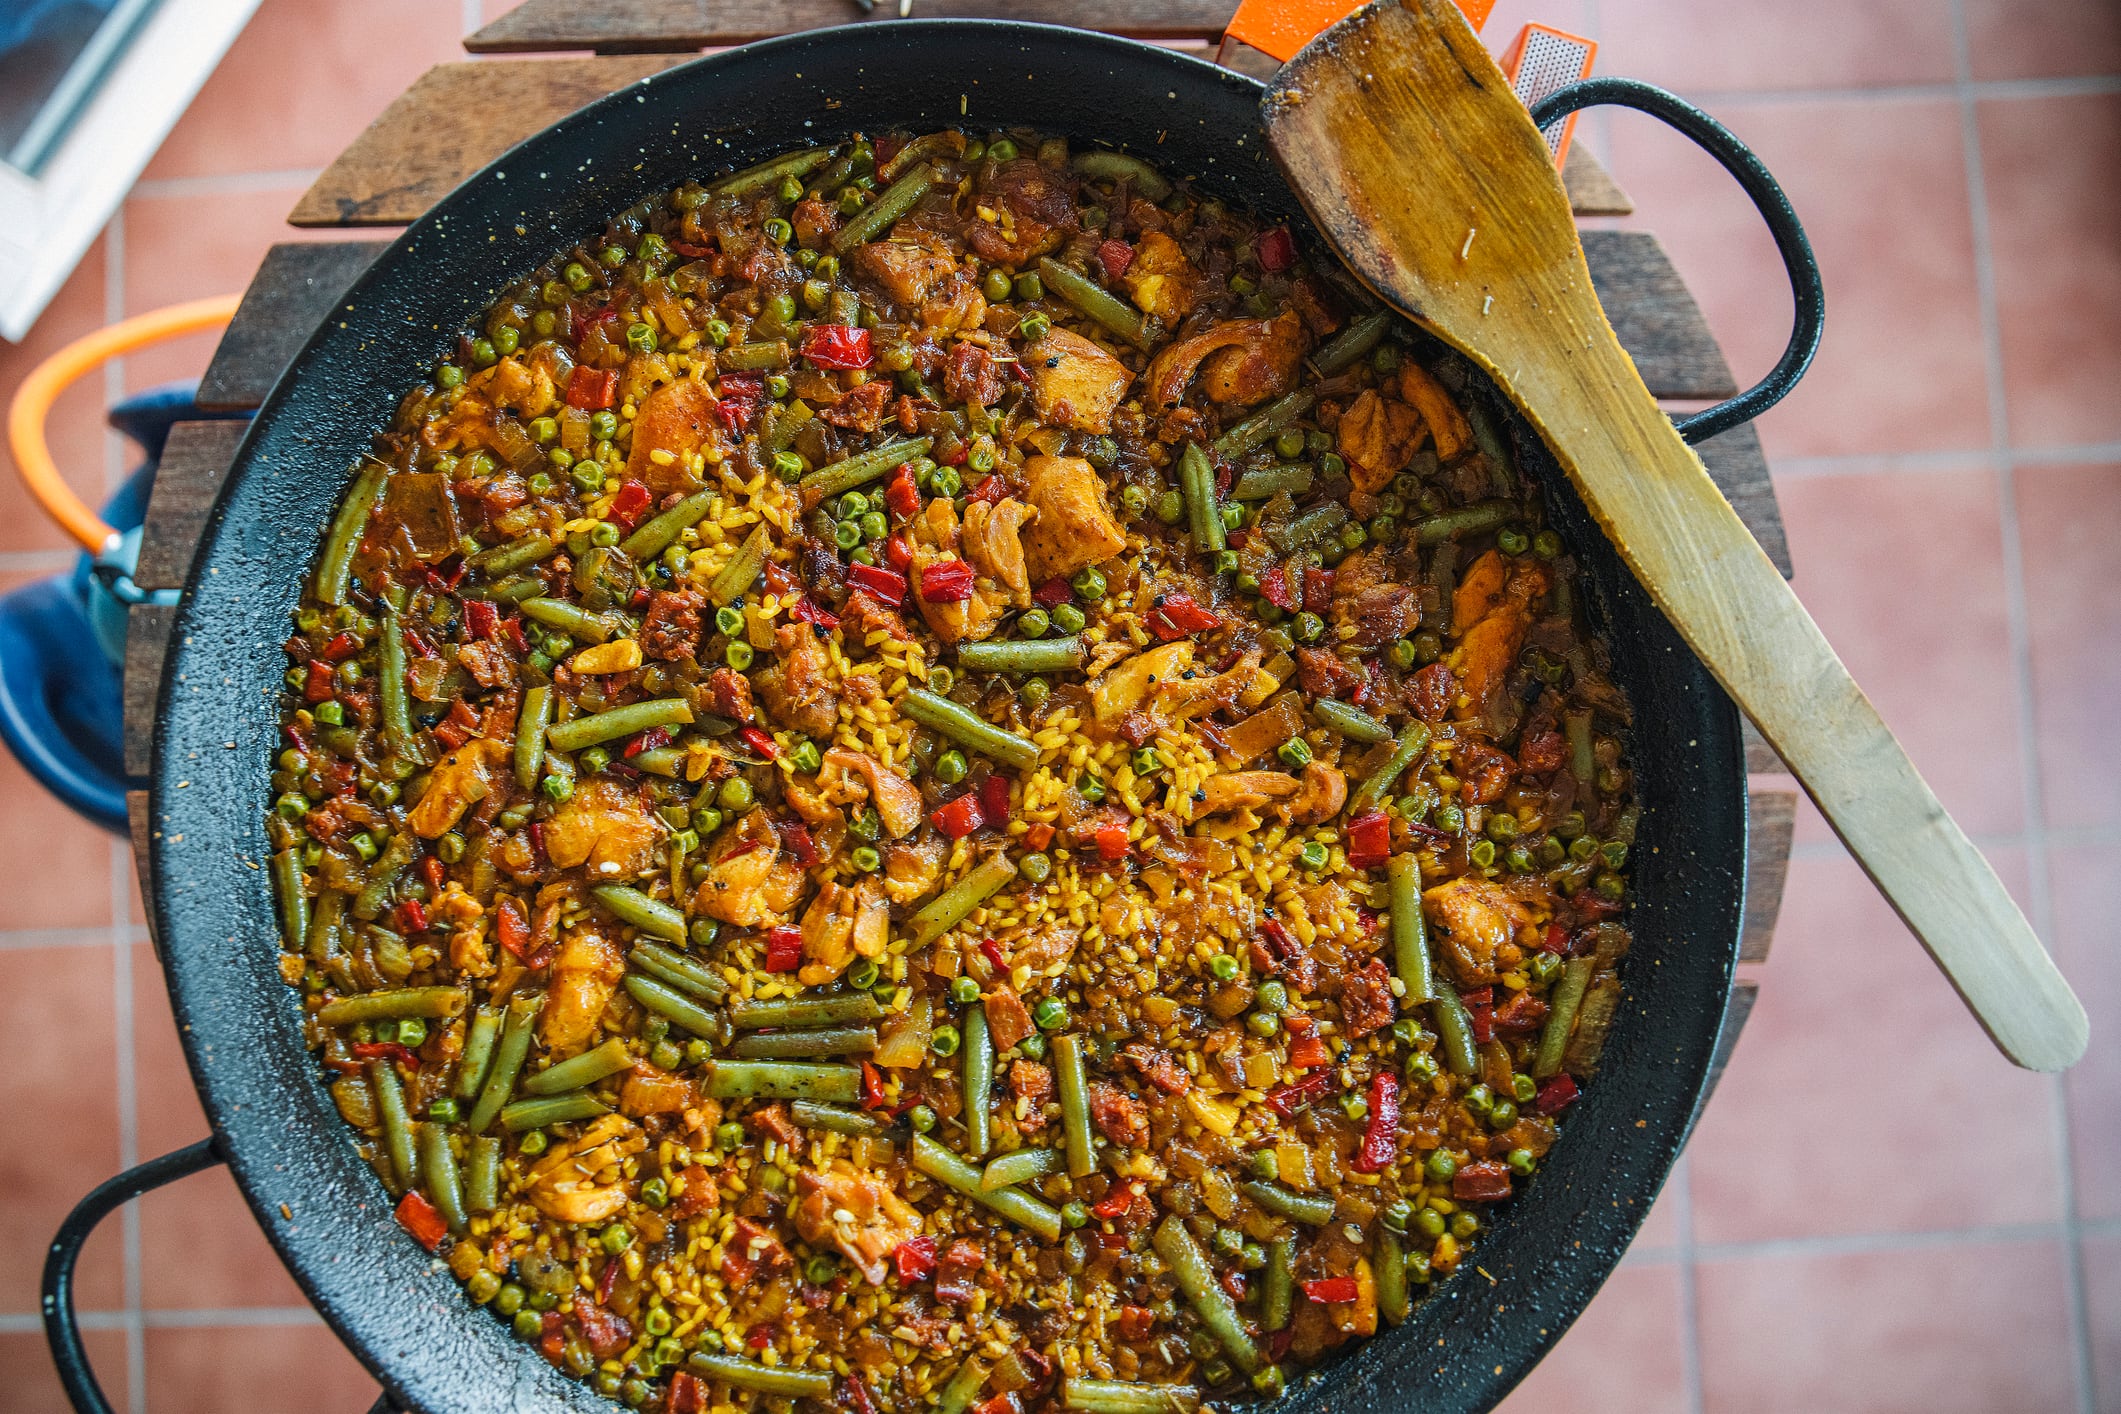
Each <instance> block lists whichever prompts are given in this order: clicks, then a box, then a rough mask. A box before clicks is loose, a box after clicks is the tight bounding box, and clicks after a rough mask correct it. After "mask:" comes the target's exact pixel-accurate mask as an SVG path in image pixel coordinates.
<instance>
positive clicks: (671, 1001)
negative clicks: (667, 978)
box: [626, 973, 722, 1039]
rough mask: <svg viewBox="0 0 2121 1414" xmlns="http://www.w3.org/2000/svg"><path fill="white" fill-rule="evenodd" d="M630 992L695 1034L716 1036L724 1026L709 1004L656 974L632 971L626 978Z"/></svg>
mask: <svg viewBox="0 0 2121 1414" xmlns="http://www.w3.org/2000/svg"><path fill="white" fill-rule="evenodd" d="M626 995H628V996H630V997H632V998H633V999H634V1000H635V1001H637V1002H639V1003H640V1004H641V1005H642V1006H644V1007H646V1008H648V1009H649V1010H650V1011H652V1012H654V1013H655V1014H656V1015H657V1016H660V1017H662V1018H663V1019H664V1020H665V1021H667V1022H669V1023H670V1024H671V1025H673V1026H682V1027H684V1028H685V1029H686V1030H687V1031H690V1032H691V1033H692V1034H693V1035H695V1036H700V1037H705V1038H709V1039H712V1038H713V1037H714V1036H715V1035H716V1034H717V1033H718V1032H719V1031H720V1030H721V1029H722V1028H721V1027H719V1026H717V1025H716V1024H715V1020H714V1016H713V1014H712V1013H710V1012H709V1011H708V1010H707V1009H706V1008H705V1007H703V1006H701V1005H700V1004H699V1003H698V1002H695V1001H694V1000H693V999H692V998H690V997H688V996H684V995H682V994H680V993H678V992H676V991H673V990H672V989H671V988H669V987H666V986H664V985H663V984H662V983H661V982H658V981H656V980H655V979H654V978H652V977H643V976H641V975H640V974H638V973H634V974H631V975H629V976H628V977H627V978H626Z"/></svg>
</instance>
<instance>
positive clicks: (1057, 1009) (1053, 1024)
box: [1031, 997, 1068, 1031]
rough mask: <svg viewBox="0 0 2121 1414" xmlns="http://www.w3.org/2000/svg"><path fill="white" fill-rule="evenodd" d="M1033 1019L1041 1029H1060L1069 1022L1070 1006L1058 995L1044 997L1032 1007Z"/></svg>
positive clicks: (1034, 1023) (1033, 1022)
mask: <svg viewBox="0 0 2121 1414" xmlns="http://www.w3.org/2000/svg"><path fill="white" fill-rule="evenodd" d="M1031 1021H1032V1024H1033V1025H1035V1026H1037V1027H1038V1029H1039V1030H1041V1031H1058V1030H1060V1029H1061V1028H1062V1027H1063V1026H1066V1025H1067V1024H1068V1008H1067V1007H1066V1006H1065V1005H1064V1004H1062V1002H1061V1001H1060V1000H1059V999H1058V998H1056V997H1042V998H1040V1000H1039V1003H1038V1005H1037V1006H1034V1007H1032V1008H1031Z"/></svg>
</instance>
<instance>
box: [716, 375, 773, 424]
mask: <svg viewBox="0 0 2121 1414" xmlns="http://www.w3.org/2000/svg"><path fill="white" fill-rule="evenodd" d="M715 390H716V393H717V395H718V397H719V399H720V400H719V401H718V402H717V403H716V404H715V408H714V415H715V417H716V418H717V419H718V420H719V421H720V422H721V424H722V426H724V427H726V428H728V429H729V430H730V431H731V432H742V431H744V430H745V429H746V428H748V427H750V426H751V420H752V419H753V418H755V417H757V416H758V414H759V409H760V408H761V407H763V406H765V403H766V379H765V377H764V376H763V375H762V374H757V373H724V374H723V375H722V376H721V377H720V378H719V379H717V380H716V382H715Z"/></svg>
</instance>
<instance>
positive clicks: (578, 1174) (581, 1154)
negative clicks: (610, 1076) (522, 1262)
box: [529, 1114, 648, 1223]
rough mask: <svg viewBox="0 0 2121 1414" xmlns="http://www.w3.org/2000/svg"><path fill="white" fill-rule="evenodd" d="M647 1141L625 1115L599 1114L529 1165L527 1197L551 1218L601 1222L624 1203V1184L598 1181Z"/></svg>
mask: <svg viewBox="0 0 2121 1414" xmlns="http://www.w3.org/2000/svg"><path fill="white" fill-rule="evenodd" d="M647 1146H648V1140H647V1137H646V1136H645V1135H643V1134H642V1133H641V1131H640V1126H638V1125H636V1124H635V1123H634V1122H633V1121H632V1120H630V1119H628V1118H626V1117H625V1116H624V1115H615V1114H607V1115H599V1116H598V1117H597V1118H596V1119H595V1120H594V1121H593V1122H592V1123H591V1124H590V1125H589V1127H588V1128H587V1129H584V1130H583V1131H582V1132H581V1133H580V1134H578V1135H576V1136H575V1137H574V1138H573V1139H569V1140H565V1141H563V1142H561V1143H560V1144H557V1145H555V1146H554V1147H553V1148H551V1149H550V1150H548V1151H547V1152H546V1154H545V1157H544V1158H543V1159H541V1160H539V1162H538V1166H537V1167H536V1168H534V1169H532V1170H531V1174H530V1183H529V1192H530V1201H531V1202H532V1203H534V1204H536V1205H537V1208H538V1211H539V1212H542V1213H543V1214H545V1216H547V1217H549V1218H551V1219H553V1220H554V1221H556V1222H563V1223H595V1222H602V1221H603V1220H604V1219H606V1218H608V1217H610V1216H612V1215H613V1214H614V1213H616V1212H618V1211H619V1210H620V1209H622V1208H624V1207H625V1206H626V1201H627V1195H626V1187H625V1185H624V1184H623V1183H618V1182H614V1183H608V1184H603V1185H599V1184H598V1183H597V1182H596V1180H597V1179H598V1178H599V1177H603V1176H606V1175H609V1176H612V1177H614V1178H615V1177H616V1176H617V1175H618V1174H619V1172H620V1165H621V1164H622V1163H623V1162H624V1161H625V1159H626V1157H627V1156H628V1155H630V1154H637V1153H639V1152H640V1151H641V1150H642V1149H645V1148H646V1147H647Z"/></svg>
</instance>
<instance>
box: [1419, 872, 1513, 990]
mask: <svg viewBox="0 0 2121 1414" xmlns="http://www.w3.org/2000/svg"><path fill="white" fill-rule="evenodd" d="M1421 897H1422V909H1423V911H1424V912H1425V913H1426V914H1427V915H1428V916H1429V918H1430V920H1431V921H1432V922H1433V923H1434V924H1435V925H1436V926H1437V927H1439V928H1441V929H1442V930H1443V951H1444V956H1445V957H1446V958H1448V959H1450V963H1451V970H1452V972H1454V973H1455V974H1457V977H1458V982H1459V985H1460V986H1463V987H1485V986H1489V985H1491V984H1493V983H1494V982H1495V981H1496V979H1497V977H1498V976H1499V975H1500V974H1499V973H1498V971H1497V969H1496V966H1495V955H1496V953H1497V951H1499V950H1500V949H1501V948H1502V947H1503V946H1504V945H1506V944H1508V943H1510V942H1511V941H1512V940H1513V939H1515V937H1516V936H1517V934H1518V933H1519V932H1521V931H1525V930H1528V929H1530V928H1531V927H1532V915H1531V911H1530V910H1529V909H1528V908H1526V906H1525V905H1524V903H1523V902H1522V901H1521V900H1519V899H1517V898H1515V897H1514V896H1512V895H1511V894H1510V893H1509V891H1508V890H1506V889H1504V888H1503V887H1502V886H1501V885H1500V884H1497V883H1495V882H1494V881H1492V880H1489V879H1483V878H1480V877H1478V876H1476V875H1465V876H1463V877H1461V878H1457V879H1452V880H1450V881H1449V882H1448V883H1443V884H1438V885H1437V886H1436V887H1435V888H1433V889H1430V890H1429V891H1428V892H1427V893H1425V894H1423V895H1422V896H1421Z"/></svg>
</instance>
